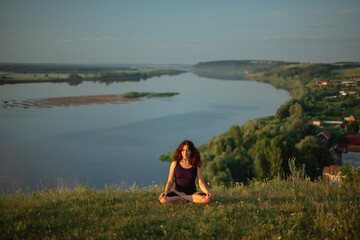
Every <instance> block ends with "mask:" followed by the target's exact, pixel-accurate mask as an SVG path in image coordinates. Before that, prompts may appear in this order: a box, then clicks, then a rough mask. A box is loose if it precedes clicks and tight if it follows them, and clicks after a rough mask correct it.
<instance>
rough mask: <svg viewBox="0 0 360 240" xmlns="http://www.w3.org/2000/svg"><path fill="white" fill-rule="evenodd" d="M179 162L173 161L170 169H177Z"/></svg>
mask: <svg viewBox="0 0 360 240" xmlns="http://www.w3.org/2000/svg"><path fill="white" fill-rule="evenodd" d="M177 163H178V161H172V162H171V165H170V167H176V165H177Z"/></svg>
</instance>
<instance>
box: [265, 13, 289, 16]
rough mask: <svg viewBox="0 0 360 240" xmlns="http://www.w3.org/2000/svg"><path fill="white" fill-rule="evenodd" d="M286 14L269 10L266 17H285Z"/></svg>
mask: <svg viewBox="0 0 360 240" xmlns="http://www.w3.org/2000/svg"><path fill="white" fill-rule="evenodd" d="M287 16H288V14H287V13H286V12H270V13H269V14H268V17H287Z"/></svg>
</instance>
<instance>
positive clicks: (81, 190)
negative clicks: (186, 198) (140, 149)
mask: <svg viewBox="0 0 360 240" xmlns="http://www.w3.org/2000/svg"><path fill="white" fill-rule="evenodd" d="M162 191H163V187H157V186H151V187H149V188H144V189H137V188H136V187H133V188H131V189H130V190H123V189H122V188H121V187H116V186H113V187H106V188H105V190H101V191H98V190H94V189H89V188H86V187H81V186H80V187H78V188H76V189H75V190H66V189H62V188H59V189H56V190H54V189H49V190H47V191H42V192H40V193H34V192H31V191H29V193H26V194H23V193H18V194H16V195H9V194H4V193H3V194H2V196H1V200H0V229H1V231H0V238H1V239H223V238H225V239H238V238H240V237H243V238H245V239H359V238H360V225H359V222H360V215H359V214H358V213H359V211H360V197H359V196H360V185H359V184H357V185H356V184H353V185H351V184H346V185H342V186H338V185H331V184H326V183H323V182H309V181H307V180H302V181H294V182H292V181H284V180H280V179H275V180H272V181H267V182H263V181H252V182H251V183H250V184H249V185H247V186H243V185H234V186H232V187H230V188H228V189H225V188H222V187H211V192H212V193H213V194H214V202H212V203H210V204H208V205H196V204H193V203H184V204H176V205H161V204H160V203H159V201H158V200H157V198H158V196H159V194H160V193H161V192H162Z"/></svg>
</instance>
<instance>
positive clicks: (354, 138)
mask: <svg viewBox="0 0 360 240" xmlns="http://www.w3.org/2000/svg"><path fill="white" fill-rule="evenodd" d="M346 138H347V139H349V141H350V144H351V145H359V146H360V136H359V135H356V134H348V135H347V136H346Z"/></svg>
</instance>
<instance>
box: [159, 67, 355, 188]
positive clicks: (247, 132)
mask: <svg viewBox="0 0 360 240" xmlns="http://www.w3.org/2000/svg"><path fill="white" fill-rule="evenodd" d="M214 64H215V63H212V65H214ZM223 65H224V62H220V64H219V66H218V67H219V68H221V69H223V70H225V69H229V68H233V64H231V66H228V67H224V66H223ZM262 67H264V66H259V67H254V68H253V70H252V71H250V70H249V71H248V73H247V74H246V76H247V78H248V79H252V80H257V81H262V82H267V83H270V84H272V85H273V86H275V87H277V88H283V89H286V90H288V91H289V92H290V95H291V96H292V99H290V100H289V101H287V102H286V103H284V104H283V105H282V106H280V107H279V109H278V110H277V112H276V114H275V116H271V117H264V118H260V119H256V120H252V121H249V122H247V123H246V124H244V125H242V126H236V125H234V126H231V127H230V129H229V130H228V131H227V132H225V133H223V134H221V135H220V136H217V137H215V138H213V139H211V140H210V141H208V142H207V143H206V144H204V145H202V146H200V147H199V151H200V153H201V156H202V161H203V169H204V170H203V172H204V177H205V179H206V181H208V182H209V183H211V184H221V185H222V184H225V185H229V184H232V183H234V182H244V183H246V182H247V181H248V180H250V179H253V178H256V179H272V178H275V177H278V176H279V177H282V178H286V177H287V176H288V174H289V166H288V160H289V159H296V161H295V163H296V165H297V166H298V167H300V168H303V169H304V174H306V175H307V176H309V177H310V178H312V179H316V178H317V177H319V176H321V175H322V171H323V168H324V166H328V165H330V164H334V162H335V159H334V154H332V153H331V152H330V151H329V149H330V148H331V147H332V146H334V145H336V144H337V145H340V144H342V143H346V142H347V139H346V135H347V134H348V133H353V132H358V131H359V122H358V121H354V122H345V121H344V120H343V119H344V116H348V115H358V116H360V100H359V98H358V96H359V92H358V91H359V90H358V89H357V88H353V87H349V86H344V85H343V84H342V83H341V81H339V80H343V81H346V80H351V79H355V78H359V77H360V65H359V63H335V64H300V63H284V62H275V63H274V62H272V63H271V64H270V66H266V67H265V68H262ZM195 68H196V66H195ZM243 70H244V69H243V68H241V70H239V71H243ZM324 78H326V79H327V80H328V81H329V84H328V85H327V86H319V85H318V82H319V80H321V79H324ZM340 90H344V91H353V92H354V94H353V95H346V96H341V97H339V98H336V99H330V100H329V99H326V98H325V97H326V96H328V95H334V94H338V92H339V91H340ZM315 119H320V120H338V121H342V122H343V124H344V125H347V131H342V129H341V128H334V127H331V128H329V129H327V131H329V132H330V133H331V134H332V136H333V138H332V139H331V141H329V142H325V141H322V140H320V139H319V138H318V137H317V135H318V133H320V132H321V131H323V130H324V129H321V128H318V127H316V126H314V125H312V121H313V120H315ZM173 154H174V151H172V152H170V153H169V154H167V155H162V156H161V157H160V160H162V161H171V160H172V156H173Z"/></svg>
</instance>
